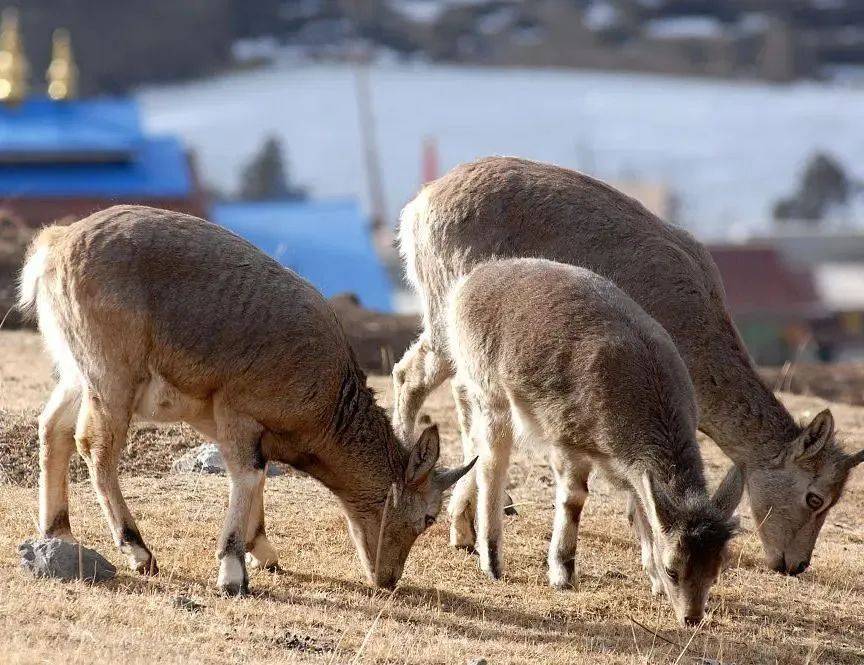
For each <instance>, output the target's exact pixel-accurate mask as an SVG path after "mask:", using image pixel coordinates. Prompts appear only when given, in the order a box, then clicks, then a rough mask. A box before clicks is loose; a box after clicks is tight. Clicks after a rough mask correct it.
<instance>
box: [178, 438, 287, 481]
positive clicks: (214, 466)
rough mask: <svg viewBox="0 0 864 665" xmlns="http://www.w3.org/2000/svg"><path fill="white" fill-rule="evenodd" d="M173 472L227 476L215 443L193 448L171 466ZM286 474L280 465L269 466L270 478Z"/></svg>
mask: <svg viewBox="0 0 864 665" xmlns="http://www.w3.org/2000/svg"><path fill="white" fill-rule="evenodd" d="M171 471H172V472H174V473H213V474H216V475H220V476H224V475H225V471H226V469H225V460H223V459H222V455H221V454H220V453H219V448H217V447H216V444H215V443H204V444H202V445H200V446H198V447H197V448H192V449H191V450H188V451H186V453H185V454H184V455H183V456H182V457H180V458H179V459H177V460H175V461H174V464H172V465H171ZM283 473H284V471H283V469H282V467H281V466H280V465H278V464H274V463H272V462H271V463H270V464H268V465H267V475H268V476H281V475H282V474H283Z"/></svg>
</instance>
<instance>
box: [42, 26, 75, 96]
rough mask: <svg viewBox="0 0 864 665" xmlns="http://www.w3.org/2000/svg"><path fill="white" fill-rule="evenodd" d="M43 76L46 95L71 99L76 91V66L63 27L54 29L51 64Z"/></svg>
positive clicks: (70, 44) (70, 41)
mask: <svg viewBox="0 0 864 665" xmlns="http://www.w3.org/2000/svg"><path fill="white" fill-rule="evenodd" d="M45 78H47V79H48V96H49V97H50V98H51V99H53V100H55V101H60V100H66V99H72V98H74V97H75V95H76V94H77V93H78V67H77V66H76V65H75V58H74V56H73V55H72V39H71V38H70V37H69V31H68V30H66V29H65V28H58V29H57V30H55V31H54V38H53V48H52V51H51V64H50V65H49V66H48V71H47V72H46V74H45Z"/></svg>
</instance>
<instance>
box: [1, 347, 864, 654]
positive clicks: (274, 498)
mask: <svg viewBox="0 0 864 665" xmlns="http://www.w3.org/2000/svg"><path fill="white" fill-rule="evenodd" d="M32 341H33V340H32V338H31V337H27V334H26V333H0V377H2V379H3V384H2V385H0V400H4V401H2V402H0V407H3V408H8V409H24V408H35V407H36V406H37V403H38V402H39V401H40V400H42V399H44V397H45V394H46V391H47V389H48V388H49V386H50V380H48V377H47V376H46V375H45V374H44V372H45V370H46V367H45V365H44V364H43V363H41V362H37V361H36V360H35V359H34V358H31V359H29V360H27V359H24V358H23V354H24V353H25V349H28V350H27V351H26V353H34V349H35V350H38V346H37V345H35V344H32ZM7 352H8V353H7ZM10 356H14V358H13V359H12V361H11V362H10V360H9V358H10ZM13 376H14V377H15V378H14V379H12V380H10V377H13ZM373 382H374V383H375V385H376V387H378V388H379V389H380V390H381V395H382V400H383V401H385V402H387V401H389V386H388V383H389V382H388V381H387V380H385V379H374V380H373ZM16 386H25V388H24V389H23V390H22V391H21V393H20V394H25V393H26V397H21V396H16V397H12V401H13V403H12V404H7V402H6V401H5V399H6V397H8V396H9V394H10V393H15V392H17V389H16V388H15V387H16ZM27 386H29V388H28V387H27ZM40 387H41V388H40ZM2 391H7V392H2ZM20 394H19V395H20ZM784 399H785V400H786V401H787V403H788V404H789V405H790V407H791V408H792V409H793V410H794V411H795V412H796V413H799V414H801V415H803V414H804V413H805V412H810V413H811V414H812V413H813V412H814V410H815V409H816V408H818V407H820V406H821V405H822V404H823V402H822V401H820V400H817V399H814V398H805V397H795V396H784ZM428 407H429V408H428V409H427V410H428V412H429V413H430V415H431V416H432V417H433V419H436V420H438V421H439V422H440V423H441V424H442V435H443V440H444V443H445V445H444V453H443V454H444V457H445V459H446V460H447V461H450V462H452V461H455V460H456V459H457V458H458V456H459V455H458V443H457V433H456V427H455V422H454V419H453V416H452V409H451V401H450V396H449V392H448V391H447V390H443V389H442V390H439V391H438V392H437V393H436V394H435V395H434V396H433V399H432V400H431V402H430V403H429V405H428ZM834 408H835V415H836V416H837V419H838V421H839V424H840V426H841V428H842V429H843V430H844V433H845V436H846V440H847V441H848V443H849V445H852V444H857V445H858V446H859V447H860V445H861V444H862V442H864V409H861V408H855V407H848V406H843V405H835V407H834ZM161 441H162V440H161V439H156V440H154V443H153V445H154V446H158V445H161V444H160V442H161ZM22 445H31V446H32V445H33V444H32V442H29V443H27V444H25V443H22ZM166 454H167V453H166ZM705 455H706V462H707V463H708V467H709V470H710V473H711V476H712V479H713V481H714V482H716V480H717V478H718V477H719V476H720V474H721V473H722V471H723V469H724V468H725V465H726V461H725V458H723V456H722V455H721V454H720V453H719V451H717V450H716V448H714V447H713V445H711V444H706V446H705ZM0 463H2V460H0ZM512 471H513V473H512V474H511V477H512V481H513V487H512V488H511V493H512V494H513V495H514V498H515V499H516V501H517V502H518V503H519V504H521V505H520V510H521V514H520V516H519V517H517V518H508V521H507V524H506V527H505V529H506V531H505V533H506V556H507V566H508V570H507V573H506V575H505V579H504V580H503V581H501V582H491V581H489V580H487V579H486V578H485V577H484V576H483V575H481V573H480V572H479V571H478V569H477V565H476V561H475V560H474V558H473V557H471V556H470V555H467V554H464V553H462V552H457V551H454V550H451V549H450V548H449V547H448V546H447V524H446V519H443V518H442V520H441V522H440V523H439V524H437V525H436V526H434V527H433V528H432V529H431V530H430V531H429V532H428V533H427V534H424V536H423V537H422V538H421V539H420V540H419V541H418V543H417V545H416V546H415V549H414V550H413V551H412V553H411V556H410V558H409V561H408V565H407V567H406V571H405V575H404V577H403V579H402V582H401V583H400V585H399V587H398V588H397V589H396V591H395V592H394V593H393V594H390V593H386V592H380V591H378V592H376V591H373V590H371V589H369V588H368V587H366V586H365V584H364V583H363V582H362V579H361V575H360V572H359V564H358V562H357V560H356V556H355V554H354V550H353V547H352V545H351V544H350V542H349V539H348V536H347V533H346V529H345V525H344V521H343V519H342V517H341V515H340V513H339V510H338V508H337V507H336V505H335V502H334V501H333V499H332V497H330V496H329V495H328V494H327V492H326V491H324V490H323V489H322V488H321V487H319V486H318V485H316V484H315V483H314V482H313V481H311V480H308V479H303V478H296V477H279V478H274V479H271V480H269V481H268V490H267V502H268V507H267V514H268V530H269V533H270V534H271V537H272V540H273V542H274V545H275V546H276V548H277V549H278V550H279V552H280V554H281V556H282V565H283V567H284V568H285V570H286V571H287V572H285V573H283V574H267V573H259V574H255V575H253V578H252V585H253V596H252V597H251V598H247V599H242V600H235V599H224V598H221V597H219V596H218V595H217V594H216V593H215V591H214V582H215V576H216V562H215V557H214V554H213V552H214V549H215V543H216V535H217V533H218V531H219V528H220V526H221V521H222V517H223V514H224V511H225V506H226V496H227V491H226V483H225V480H224V479H221V478H212V477H174V476H164V477H161V478H145V477H140V476H130V475H127V476H124V478H123V480H122V482H123V486H124V489H125V491H126V496H127V499H128V501H129V503H130V506H131V507H132V510H133V512H134V513H135V514H136V516H137V517H138V518H139V524H140V526H141V530H142V533H143V534H144V536H145V538H146V539H147V540H148V542H149V543H150V544H151V546H152V547H153V549H154V552H155V554H156V556H157V558H158V559H159V563H160V567H161V571H162V572H161V574H160V576H159V577H157V578H154V579H145V578H141V577H138V576H137V575H135V574H133V573H131V572H126V571H125V570H122V569H121V570H122V572H121V573H120V574H119V575H118V577H117V579H116V580H114V581H113V582H111V583H108V584H104V585H100V586H95V587H90V586H88V585H86V584H83V583H72V584H63V583H58V582H53V581H43V580H40V581H36V580H33V579H32V578H30V577H28V576H27V575H26V574H25V573H24V572H22V571H21V570H19V569H18V566H17V557H16V554H15V547H16V545H17V544H18V543H19V542H21V541H22V540H24V539H25V538H27V537H30V536H31V535H32V534H33V533H34V532H35V519H36V508H37V504H36V493H35V491H34V490H33V489H32V488H25V487H21V486H19V485H12V484H0V662H13V663H17V662H27V663H30V662H42V661H44V660H48V659H51V660H54V659H58V658H60V659H62V660H64V661H74V662H112V661H114V662H167V663H179V662H183V661H187V662H188V661H192V662H224V661H227V660H230V661H242V662H261V661H265V660H266V661H289V662H295V661H296V662H306V661H310V662H312V661H314V662H323V663H329V662H335V663H352V662H399V663H402V662H408V663H415V662H418V663H465V662H467V661H468V660H469V659H476V658H480V657H484V658H487V659H488V661H489V662H490V663H495V664H497V663H525V662H544V663H572V662H591V663H595V662H596V663H643V662H658V663H666V662H676V661H677V662H680V663H694V662H712V661H719V662H723V663H737V664H739V665H743V664H744V663H777V662H780V663H860V662H862V659H864V525H862V521H861V514H862V507H864V473H861V471H860V470H859V472H858V474H857V475H856V476H855V477H854V478H853V482H852V483H851V484H850V487H849V490H848V493H847V496H846V497H845V498H844V500H843V501H841V503H840V504H839V505H838V506H837V507H836V508H835V509H834V511H833V512H832V513H831V516H830V518H829V521H828V523H827V524H826V526H825V530H824V532H823V536H822V538H821V540H820V543H819V546H818V547H817V551H816V554H815V556H814V558H813V570H812V571H810V572H807V573H805V574H804V575H802V576H801V577H800V578H785V577H781V576H779V575H777V574H774V573H771V572H768V571H765V570H763V569H762V568H761V567H760V560H759V554H760V548H759V545H758V543H757V541H756V538H755V536H754V535H753V534H752V532H751V531H750V530H749V527H751V526H752V524H751V523H750V521H749V519H745V520H744V523H745V526H747V527H748V531H747V533H745V535H743V536H742V537H740V538H739V539H738V541H737V543H736V545H735V564H734V565H733V567H732V568H731V569H729V570H727V571H726V572H725V573H724V574H723V576H722V578H721V580H720V582H719V583H718V585H717V586H716V587H715V589H714V593H713V596H712V601H711V604H710V607H711V610H712V612H713V614H712V617H711V619H710V621H709V622H707V623H706V624H705V625H704V626H702V627H701V628H699V629H697V630H695V631H694V630H685V629H682V628H679V627H678V626H677V624H676V623H675V621H674V618H673V616H672V612H671V610H669V609H668V606H667V603H666V602H665V600H662V599H658V600H655V599H652V598H651V595H650V593H649V586H648V582H647V579H646V578H645V576H644V574H643V573H642V571H641V569H640V567H639V557H638V551H637V547H636V544H635V541H634V538H633V536H632V535H631V534H630V533H629V529H628V527H627V523H626V520H625V518H624V505H623V502H622V500H621V499H620V497H618V496H617V495H615V494H611V493H610V492H609V489H608V488H607V487H606V486H605V484H604V483H602V482H599V481H595V482H593V484H592V489H591V499H590V500H589V502H588V504H587V506H586V514H585V518H584V520H583V528H582V532H581V540H580V550H579V551H580V559H579V564H580V571H581V572H580V583H579V587H578V589H577V590H575V591H570V592H556V591H553V590H551V589H549V588H548V587H547V586H546V585H545V567H544V560H545V545H546V542H547V539H548V534H549V531H550V523H551V516H552V513H551V503H552V491H551V479H550V475H549V472H548V471H547V467H546V465H545V463H544V462H543V461H542V459H541V458H540V457H538V456H535V455H532V454H530V453H528V452H527V451H524V450H523V451H519V452H518V453H517V455H516V457H515V463H514V468H513V469H512ZM71 501H72V526H73V529H74V530H75V532H76V533H77V535H78V536H79V537H80V538H81V540H82V542H84V543H85V544H87V545H89V546H93V547H95V548H96V549H98V550H99V551H101V552H102V553H103V554H105V555H106V556H108V557H109V558H110V559H111V560H112V561H114V562H115V563H116V564H118V566H120V565H121V564H122V563H123V561H122V557H120V556H119V555H118V554H117V553H116V552H115V550H114V547H113V545H112V543H111V541H110V538H109V537H108V534H107V528H106V526H105V524H104V521H103V519H102V517H101V515H100V514H99V511H98V507H97V505H96V502H95V499H94V497H93V493H92V492H91V490H90V488H89V486H88V485H87V484H86V483H76V484H75V485H73V487H72V498H71ZM178 596H184V597H187V598H191V599H193V600H194V601H196V602H197V603H200V604H201V605H203V607H202V608H200V609H199V610H194V609H192V610H190V609H186V608H184V607H183V606H182V603H178V602H177V601H176V600H175V599H176V598H177V597H178ZM640 624H641V625H640ZM643 626H644V627H643ZM649 631H653V632H654V633H656V635H655V634H653V633H652V632H649ZM685 647H686V648H685ZM703 658H704V659H710V660H705V661H703V660H702V659H703Z"/></svg>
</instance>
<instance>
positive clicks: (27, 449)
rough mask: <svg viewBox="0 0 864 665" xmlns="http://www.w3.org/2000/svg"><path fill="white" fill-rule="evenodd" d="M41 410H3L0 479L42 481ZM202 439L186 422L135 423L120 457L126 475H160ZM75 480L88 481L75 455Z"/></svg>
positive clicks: (26, 483) (32, 484) (31, 484)
mask: <svg viewBox="0 0 864 665" xmlns="http://www.w3.org/2000/svg"><path fill="white" fill-rule="evenodd" d="M38 417H39V413H38V412H37V411H35V410H34V409H26V410H24V411H8V410H0V482H5V483H9V484H11V485H19V486H23V487H35V486H36V485H37V483H38V481H39V432H38V425H37V421H38ZM202 442H203V439H202V438H201V436H200V435H199V434H198V433H197V432H195V430H193V429H192V428H191V427H188V426H186V425H164V426H155V425H149V424H141V425H133V426H132V429H131V431H130V434H129V443H128V445H127V446H126V449H125V451H124V452H123V456H122V457H121V460H120V471H121V473H124V474H129V475H134V476H144V477H148V478H158V477H160V476H164V475H165V474H167V473H168V472H169V471H170V470H171V464H172V462H173V461H174V460H175V459H176V458H177V457H179V456H180V455H182V454H183V453H184V452H185V451H186V450H188V449H189V448H194V447H195V446H198V445H200V444H201V443H202ZM71 469H72V470H71V474H72V475H71V479H72V482H78V481H81V480H86V479H87V477H88V474H87V467H86V465H85V464H84V462H83V460H82V459H81V458H80V457H79V456H78V455H73V456H72V463H71Z"/></svg>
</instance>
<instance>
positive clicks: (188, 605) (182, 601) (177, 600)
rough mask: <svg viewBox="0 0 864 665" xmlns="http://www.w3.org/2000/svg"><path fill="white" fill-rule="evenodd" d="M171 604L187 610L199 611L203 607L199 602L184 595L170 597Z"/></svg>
mask: <svg viewBox="0 0 864 665" xmlns="http://www.w3.org/2000/svg"><path fill="white" fill-rule="evenodd" d="M171 604H172V605H173V606H174V607H176V608H178V609H181V610H186V611H187V612H200V611H201V610H203V609H204V607H205V606H204V605H202V604H201V603H199V602H197V601H195V600H192V599H191V598H187V597H186V596H174V598H172V599H171Z"/></svg>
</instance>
